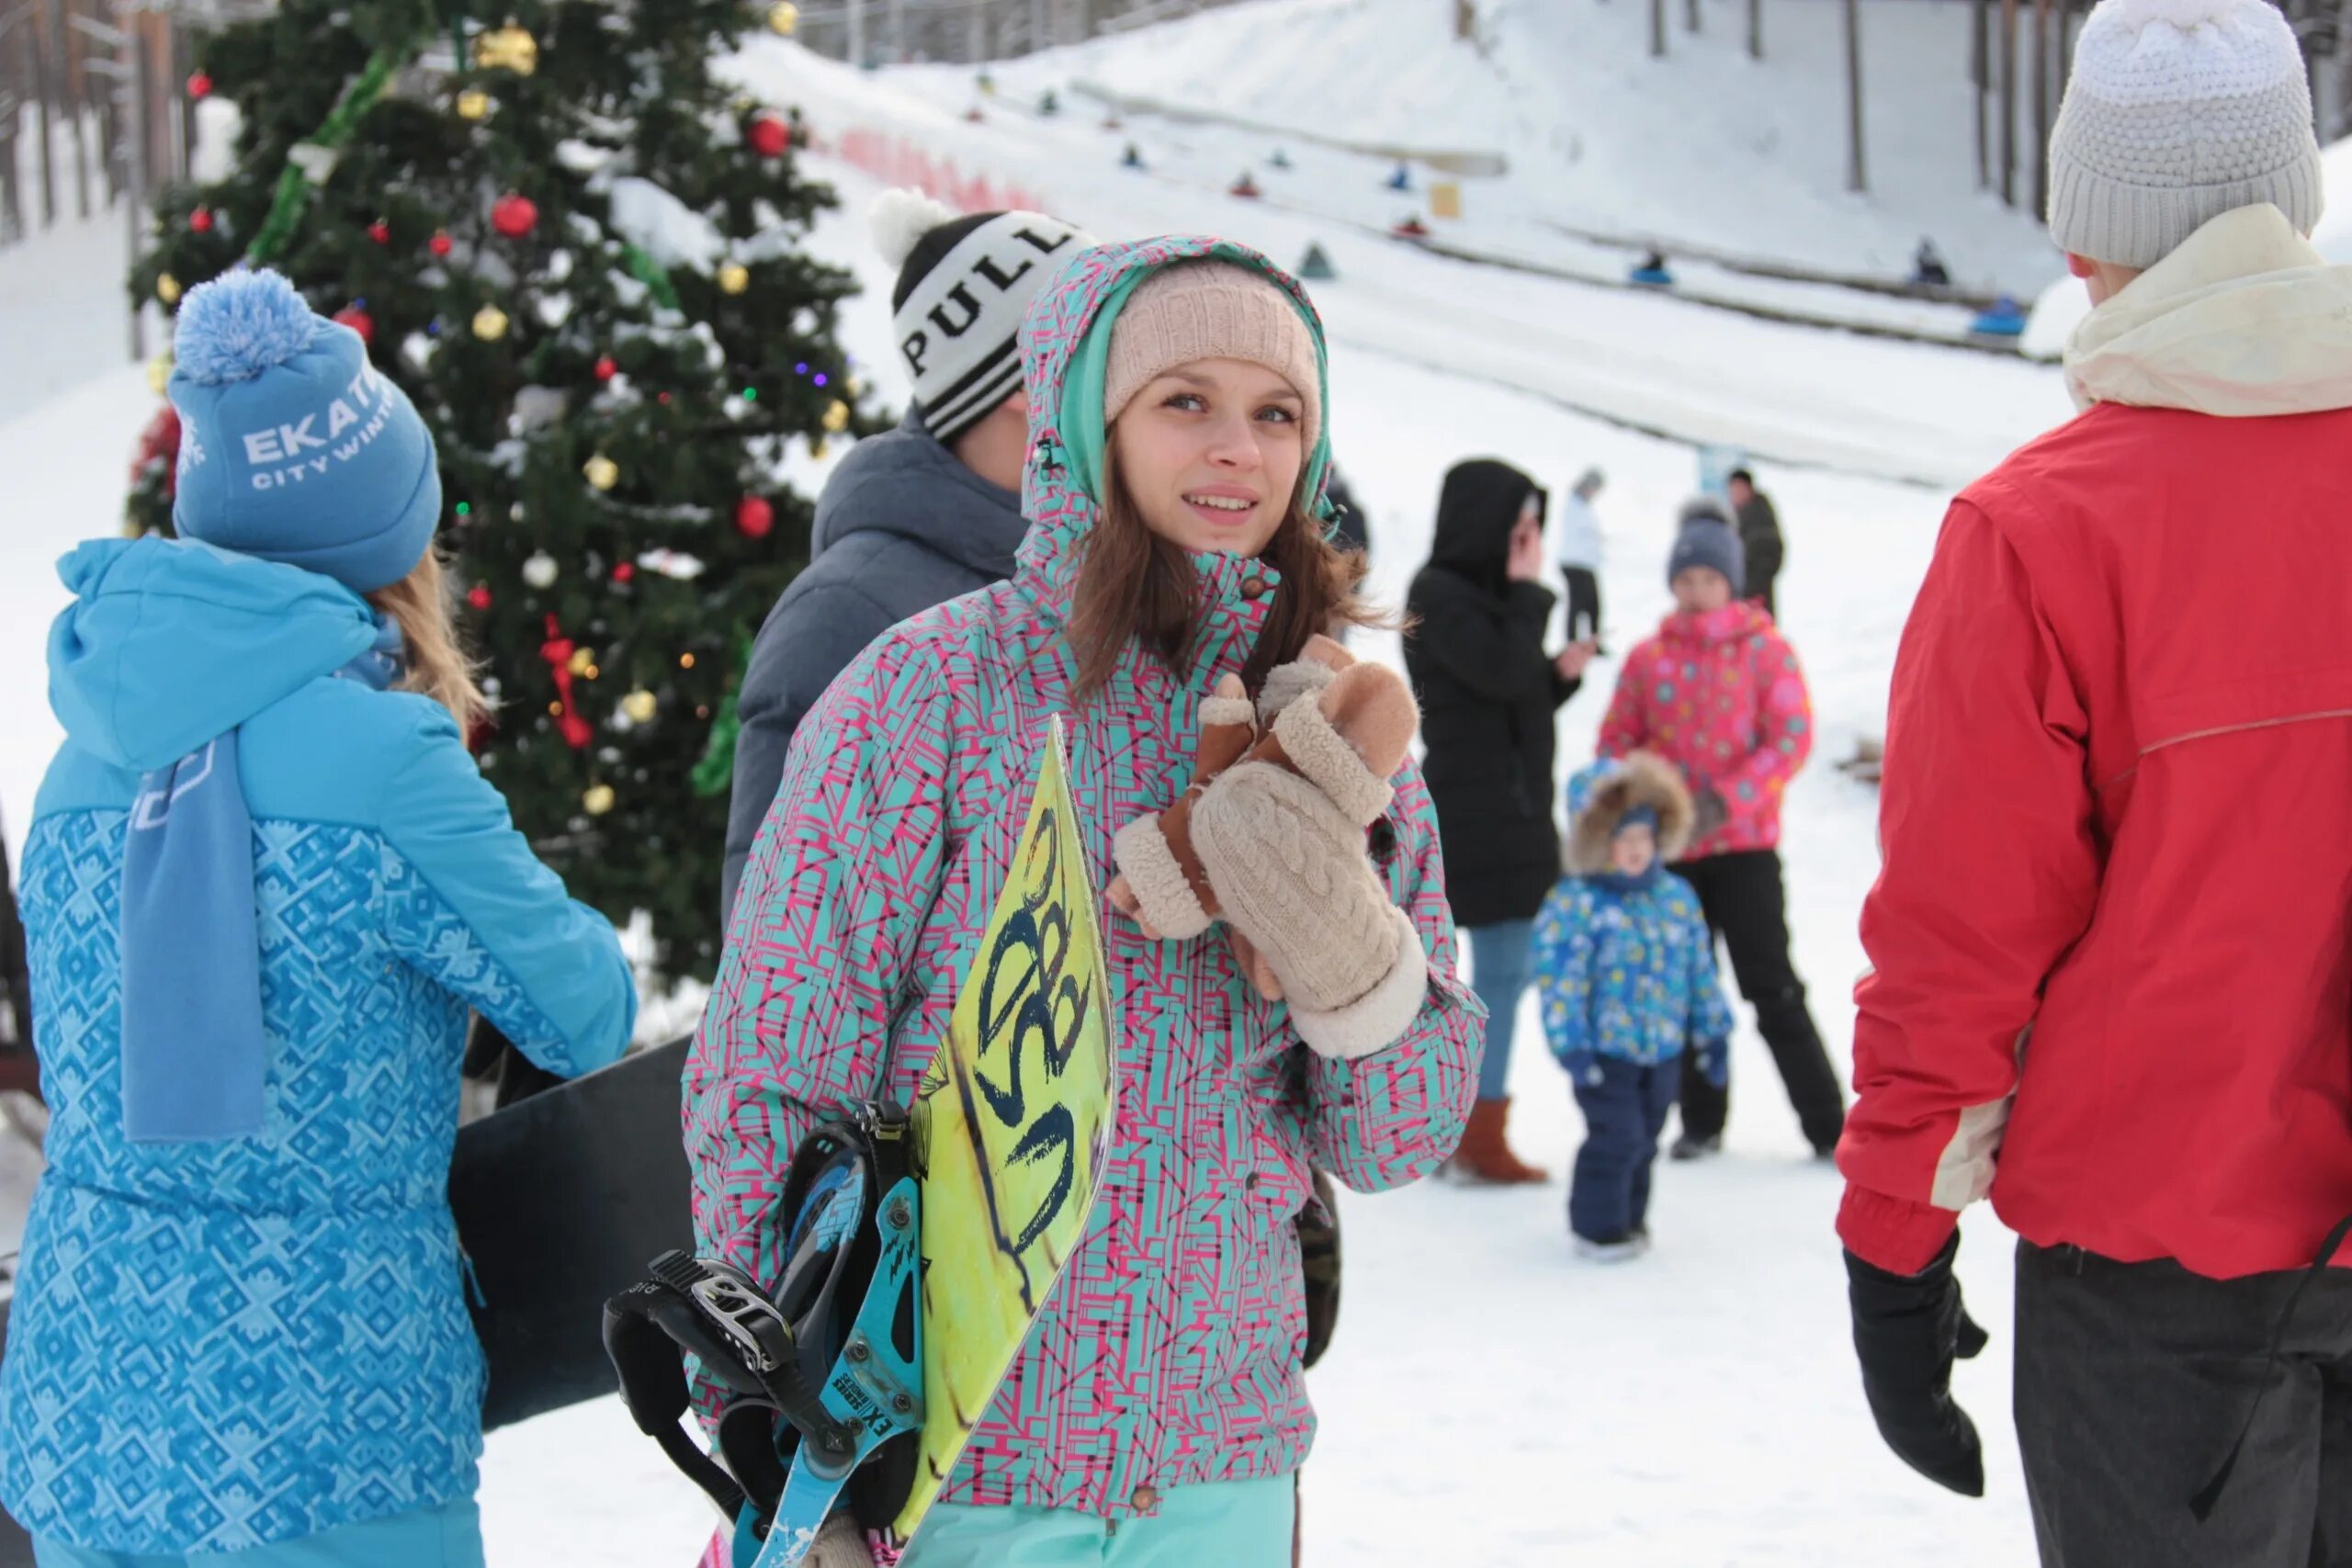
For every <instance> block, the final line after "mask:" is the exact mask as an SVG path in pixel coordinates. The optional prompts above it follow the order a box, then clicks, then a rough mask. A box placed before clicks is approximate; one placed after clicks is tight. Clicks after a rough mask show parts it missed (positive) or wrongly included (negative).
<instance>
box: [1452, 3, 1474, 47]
mask: <svg viewBox="0 0 2352 1568" xmlns="http://www.w3.org/2000/svg"><path fill="white" fill-rule="evenodd" d="M1453 41H1454V42H1456V43H1476V42H1477V41H1478V0H1453Z"/></svg>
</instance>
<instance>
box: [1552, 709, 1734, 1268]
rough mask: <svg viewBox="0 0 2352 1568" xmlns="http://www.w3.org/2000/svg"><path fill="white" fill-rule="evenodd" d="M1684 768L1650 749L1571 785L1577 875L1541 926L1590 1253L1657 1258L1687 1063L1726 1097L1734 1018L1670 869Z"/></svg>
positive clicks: (1576, 1187)
mask: <svg viewBox="0 0 2352 1568" xmlns="http://www.w3.org/2000/svg"><path fill="white" fill-rule="evenodd" d="M1568 820H1569V822H1570V823H1571V824H1572V826H1571V828H1570V829H1569V835H1568V845H1567V850H1566V855H1565V859H1566V866H1567V874H1566V876H1564V877H1563V878H1561V880H1560V883H1559V886H1556V887H1555V888H1553V890H1552V894H1551V897H1548V898H1546V899H1545V900H1544V908H1543V912H1542V913H1541V914H1539V915H1538V916H1537V917H1536V921H1535V988H1536V997H1537V999H1538V1001H1539V1003H1540V1005H1541V1007H1542V1010H1543V1014H1544V1034H1545V1036H1546V1037H1547V1038H1548V1039H1549V1040H1550V1042H1551V1045H1552V1054H1553V1055H1555V1056H1556V1057H1558V1058H1559V1060H1560V1066H1563V1067H1565V1068H1566V1069H1567V1074H1568V1084H1569V1087H1570V1088H1571V1089H1574V1090H1575V1092H1576V1097H1577V1105H1578V1106H1579V1107H1580V1108H1581V1109H1582V1110H1583V1111H1584V1120H1585V1141H1584V1147H1582V1148H1581V1149H1579V1150H1577V1164H1576V1173H1575V1175H1574V1177H1573V1178H1572V1179H1570V1182H1569V1187H1568V1228H1569V1230H1570V1231H1571V1232H1573V1233H1574V1234H1575V1235H1576V1238H1577V1252H1579V1253H1580V1254H1582V1255H1583V1256H1585V1257H1587V1258H1595V1259H1598V1260H1599V1261H1601V1262H1605V1263H1617V1262H1623V1261H1624V1260H1625V1259H1627V1258H1638V1257H1640V1256H1641V1255H1642V1254H1643V1253H1645V1252H1646V1251H1648V1250H1649V1242H1650V1233H1649V1201H1650V1166H1651V1165H1652V1163H1653V1162H1655V1161H1656V1160H1657V1136H1658V1134H1659V1133H1660V1132H1661V1131H1663V1130H1664V1128H1665V1126H1666V1113H1667V1111H1668V1110H1669V1109H1670V1108H1671V1107H1672V1106H1673V1104H1674V1100H1675V1093H1676V1089H1677V1086H1678V1084H1679V1078H1680V1074H1681V1070H1682V1065H1683V1063H1684V1062H1685V1061H1689V1062H1691V1065H1692V1066H1695V1067H1696V1068H1697V1070H1698V1072H1699V1073H1700V1075H1701V1076H1702V1077H1704V1078H1705V1079H1706V1080H1707V1081H1708V1082H1710V1083H1713V1084H1716V1085H1718V1086H1720V1085H1721V1084H1722V1083H1723V1081H1724V1064H1725V1063H1726V1061H1727V1060H1728V1053H1729V1045H1730V1040H1731V1008H1730V1005H1729V1004H1728V1003H1726V1002H1725V1001H1724V989H1723V985H1722V982H1721V981H1720V980H1719V979H1718V978H1717V976H1716V975H1715V944H1714V939H1713V936H1712V935H1711V934H1710V933H1709V932H1708V931H1707V920H1706V917H1705V916H1704V915H1703V914H1702V913H1701V911H1700V908H1699V897H1698V895H1697V894H1695V893H1693V892H1691V885H1690V884H1689V883H1687V882H1685V881H1683V880H1682V879H1681V878H1680V877H1679V876H1677V875H1675V874H1673V873H1672V872H1670V871H1668V870H1667V869H1666V862H1667V860H1668V859H1669V858H1671V857H1672V856H1673V855H1674V854H1675V853H1677V852H1679V851H1680V850H1681V848H1682V847H1683V846H1684V845H1685V844H1687V843H1688V842H1690V840H1691V795H1690V793H1689V792H1688V791H1687V790H1685V789H1684V788H1683V787H1682V781H1681V779H1680V778H1679V777H1677V776H1676V774H1675V772H1674V768H1673V765H1672V764H1671V763H1668V762H1664V761H1659V760H1658V759H1657V758H1656V757H1653V756H1650V755H1649V754H1647V753H1646V752H1641V751H1636V752H1635V753H1634V754H1633V755H1632V756H1630V757H1628V758H1626V759H1625V760H1624V761H1621V762H1605V761H1604V762H1596V763H1594V764H1593V765H1592V766H1591V767H1589V768H1587V769H1585V770H1584V771H1583V772H1581V773H1577V776H1576V777H1574V778H1573V779H1570V780H1569V781H1568Z"/></svg>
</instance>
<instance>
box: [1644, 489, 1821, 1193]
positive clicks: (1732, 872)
mask: <svg viewBox="0 0 2352 1568" xmlns="http://www.w3.org/2000/svg"><path fill="white" fill-rule="evenodd" d="M1746 576H1747V568H1746V560H1745V557H1744V553H1743V551H1742V548H1741V546H1740V539H1739V535H1738V533H1737V532H1736V529H1735V528H1734V526H1733V524H1732V520H1731V514H1730V513H1728V512H1726V511H1724V508H1723V505H1722V503H1720V502H1715V501H1713V500H1708V499H1701V500H1698V501H1694V502H1691V504H1690V505H1688V506H1686V507H1684V508H1683V511H1682V526H1681V531H1680V533H1679V535H1678V536H1677V537H1676V539H1675V543H1674V549H1673V553H1672V554H1671V555H1670V556H1668V559H1667V580H1668V585H1669V586H1670V587H1672V588H1673V590H1674V604H1675V609H1674V613H1673V614H1672V615H1668V617H1667V618H1666V621H1665V624H1664V625H1662V626H1659V627H1658V630H1657V636H1656V637H1651V638H1649V639H1648V640H1647V641H1645V642H1644V643H1643V644H1641V646H1639V647H1638V648H1636V649H1634V651H1633V653H1632V654H1631V655H1630V656H1629V657H1628V658H1627V659H1626V660H1625V665H1624V669H1623V671H1621V672H1620V673H1619V675H1618V678H1617V694H1616V695H1615V696H1614V697H1612V698H1611V700H1610V704H1609V716H1608V717H1607V718H1606V719H1605V720H1603V721H1602V723H1601V727H1600V755H1601V756H1602V757H1603V758H1604V759H1615V758H1620V757H1629V756H1631V755H1633V754H1634V752H1636V751H1651V752H1655V753H1657V755H1659V756H1661V757H1664V758H1666V759H1667V760H1668V761H1670V762H1672V763H1673V764H1674V765H1675V766H1676V767H1677V768H1678V769H1679V770H1680V771H1681V773H1682V779H1683V783H1684V784H1687V785H1688V786H1689V787H1690V790H1691V799H1692V800H1693V801H1694V802H1695V803H1696V806H1697V812H1698V820H1697V823H1696V829H1695V835H1694V837H1693V838H1692V840H1691V847H1690V849H1689V850H1688V851H1687V852H1685V853H1684V855H1683V857H1682V858H1681V859H1680V860H1679V861H1678V862H1677V863H1676V864H1675V867H1674V869H1675V871H1676V872H1677V873H1679V874H1680V875H1681V877H1682V879H1683V880H1684V881H1686V882H1688V883H1690V884H1691V887H1692V888H1693V889H1695V890H1696V891H1697V893H1698V895H1699V902H1700V905H1701V907H1702V908H1704V909H1705V910H1706V915H1707V925H1708V927H1709V929H1710V930H1711V931H1713V932H1714V933H1715V934H1716V935H1717V936H1719V937H1721V938H1722V939H1723V942H1724V946H1725V947H1726V948H1728V949H1729V950H1730V953H1731V967H1732V973H1733V974H1734V975H1735V976H1737V977H1738V980H1739V994H1740V995H1741V996H1743V997H1745V998H1747V1000H1748V1002H1749V1003H1750V1004H1751V1005H1752V1006H1754V1008H1755V1009H1756V1027H1757V1031H1758V1033H1760V1034H1762V1035H1763V1036H1764V1043H1766V1044H1767V1045H1769V1046H1770V1047H1771V1049H1772V1058H1773V1061H1774V1062H1775V1064H1776V1065H1778V1066H1779V1067H1780V1069H1781V1082H1782V1083H1783V1084H1785V1085H1786V1086H1787V1087H1788V1091H1789V1102H1790V1103H1791V1104H1792V1105H1793V1106H1794V1107H1795V1108H1796V1112H1797V1122H1798V1124H1799V1125H1800V1126H1801V1127H1803V1128H1804V1135H1805V1138H1806V1140H1807V1141H1808V1142H1809V1143H1811V1144H1812V1145H1813V1147H1814V1151H1815V1154H1817V1155H1820V1156H1824V1157H1826V1156H1828V1154H1829V1153H1830V1151H1831V1150H1833V1149H1835V1148H1836V1147H1837V1146H1838V1131H1839V1129H1840V1127H1841V1126H1842V1125H1843V1123H1844V1119H1845V1105H1844V1101H1843V1098H1842V1097H1841V1096H1840V1095H1839V1093H1838V1074H1837V1071H1836V1069H1835V1068H1833V1067H1831V1066H1830V1065H1829V1054H1828V1053H1827V1052H1826V1050H1824V1049H1823V1048H1822V1043H1821V1032H1820V1031H1819V1030H1818V1029H1816V1028H1815V1027H1814V1022H1813V1014H1812V1012H1811V1011H1810V1010H1808V1009H1807V1008H1806V1006H1805V999H1804V982H1803V981H1801V980H1799V979H1798V978H1797V973H1796V969H1795V966H1794V965H1793V964H1791V963H1790V961H1789V918H1788V896H1787V891H1786V888H1785V886H1784V885H1783V883H1782V880H1781V852H1780V843H1781V791H1782V790H1784V789H1786V788H1787V787H1788V784H1789V781H1790V780H1791V779H1792V778H1794V777H1795V776H1796V773H1797V770H1798V769H1799V768H1802V767H1804V762H1805V759H1806V758H1807V757H1808V756H1810V755H1812V753H1813V705H1812V699H1811V698H1810V697H1809V696H1807V695H1806V693H1805V686H1804V671H1802V670H1800V669H1799V668H1798V667H1797V656H1796V650H1795V649H1792V648H1791V647H1790V646H1789V643H1788V639H1787V638H1785V637H1782V636H1781V634H1780V632H1779V630H1778V629H1777V628H1776V627H1774V626H1773V625H1772V616H1771V615H1770V612H1768V611H1767V610H1765V609H1764V608H1763V607H1762V606H1761V605H1758V604H1754V603H1753V602H1750V601H1747V600H1743V599H1742V598H1741V597H1740V595H1741V593H1742V592H1744V586H1745V580H1746ZM1680 1094H1681V1105H1682V1134H1681V1136H1680V1137H1679V1138H1678V1139H1677V1140H1676V1142H1675V1145H1674V1148H1673V1156H1674V1157H1675V1158H1676V1159H1679V1160H1690V1159H1699V1158H1703V1157H1704V1156H1708V1155H1712V1154H1714V1153H1716V1152H1718V1151H1720V1150H1721V1149H1722V1148H1723V1137H1724V1119H1725V1117H1726V1115H1727V1113H1728V1112H1729V1110H1730V1103H1731V1102H1730V1092H1729V1090H1728V1089H1726V1088H1725V1087H1724V1085H1722V1084H1718V1083H1715V1082H1713V1081H1711V1080H1710V1078H1709V1077H1708V1075H1707V1074H1706V1073H1705V1072H1703V1071H1702V1070H1700V1069H1699V1068H1698V1067H1697V1066H1694V1065H1693V1064H1692V1062H1691V1058H1689V1057H1687V1056H1686V1057H1685V1058H1684V1060H1683V1064H1682V1087H1681V1091H1680Z"/></svg>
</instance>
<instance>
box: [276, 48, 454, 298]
mask: <svg viewBox="0 0 2352 1568" xmlns="http://www.w3.org/2000/svg"><path fill="white" fill-rule="evenodd" d="M417 47H418V45H417V43H416V42H414V41H412V42H408V43H403V44H400V45H398V46H395V45H392V44H386V45H384V46H383V47H382V48H380V49H379V50H377V51H376V52H375V53H374V54H373V55H371V56H369V57H368V64H367V67H366V69H364V70H362V71H361V72H360V73H359V74H358V75H356V76H355V77H353V78H352V79H351V82H350V84H349V85H346V86H345V88H344V90H343V96H342V97H340V98H338V99H336V100H335V106H334V110H333V112H331V113H330V114H329V115H328V116H327V118H326V121H325V123H324V124H322V125H321V126H320V127H319V129H318V130H316V131H314V132H313V133H312V134H311V136H310V137H309V138H308V139H306V140H305V141H300V142H298V143H296V145H295V148H294V152H293V155H292V156H291V157H290V158H289V159H288V162H287V164H286V167H285V168H284V169H283V170H282V171H280V172H279V174H278V176H277V194H276V196H275V197H273V198H272V199H271V201H270V204H269V217H268V218H267V219H266V220H264V221H263V223H262V226H261V231H260V232H259V233H257V234H255V235H254V243H252V245H250V246H248V247H247V248H246V251H245V257H246V259H247V260H248V261H253V262H267V261H270V260H272V259H274V258H275V257H276V256H277V254H278V253H279V252H281V251H283V250H284V249H285V248H286V245H287V243H288V241H290V240H292V239H293V238H294V231H295V228H296V227H297V226H298V225H299V224H300V222H301V221H302V209H303V208H304V207H306V206H307V205H309V203H310V198H311V187H312V186H322V185H324V184H325V183H326V182H327V177H328V176H329V175H332V174H333V173H334V165H335V160H336V159H337V158H339V157H340V156H341V155H342V153H343V150H344V149H345V147H348V146H349V145H350V144H351V133H352V132H353V131H354V130H357V129H358V127H359V122H360V120H362V119H363V118H366V117H367V114H368V110H369V109H372V108H374V107H376V104H377V102H378V100H379V99H380V98H382V97H383V96H384V89H385V88H387V87H389V86H390V85H392V78H393V77H395V76H397V75H399V74H400V73H401V68H402V67H404V66H405V65H407V64H408V62H410V61H411V60H413V59H414V58H415V57H416V52H417Z"/></svg>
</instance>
